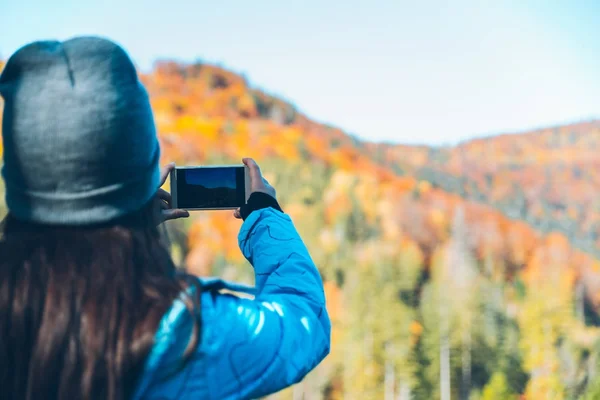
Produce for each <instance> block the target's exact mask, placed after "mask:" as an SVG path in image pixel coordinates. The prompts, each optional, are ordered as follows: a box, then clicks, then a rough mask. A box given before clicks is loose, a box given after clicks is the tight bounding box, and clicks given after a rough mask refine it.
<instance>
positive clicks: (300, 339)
mask: <svg viewBox="0 0 600 400" xmlns="http://www.w3.org/2000/svg"><path fill="white" fill-rule="evenodd" d="M0 94H1V95H2V97H3V98H4V101H5V106H4V116H3V129H2V136H3V144H4V166H3V170H2V174H3V177H4V180H5V183H6V202H7V206H8V209H9V215H8V216H7V217H6V220H5V224H4V232H3V239H2V241H1V242H0V398H2V399H11V400H12V399H36V400H38V399H39V400H45V399H68V400H73V399H188V398H189V399H242V398H244V399H245V398H256V397H260V396H264V395H266V394H269V393H272V392H275V391H278V390H280V389H282V388H284V387H286V386H288V385H291V384H293V383H295V382H298V381H299V380H301V379H302V378H303V377H304V376H305V375H306V374H307V373H308V372H309V371H310V370H311V369H312V368H314V367H315V366H316V365H317V364H318V363H319V362H320V361H321V360H322V359H323V358H324V357H325V356H326V355H327V354H328V352H329V337H330V322H329V318H328V315H327V311H326V309H325V299H324V294H323V286H322V282H321V279H320V276H319V273H318V271H317V269H316V268H315V266H314V264H313V262H312V260H311V258H310V256H309V254H308V252H307V250H306V248H305V246H304V244H303V243H302V240H301V239H300V237H299V236H298V234H297V232H296V230H295V229H294V226H293V224H292V222H291V220H290V218H289V217H288V216H287V215H285V214H284V213H283V212H282V211H281V208H280V207H279V205H278V204H277V201H276V199H275V190H274V189H273V188H272V187H270V186H269V185H268V183H266V181H264V179H263V178H262V176H261V172H260V169H259V167H258V166H257V165H256V163H255V162H254V161H253V160H251V159H244V163H245V164H246V165H247V166H248V167H249V169H250V173H251V174H250V177H251V187H252V191H253V193H252V195H251V197H250V200H249V201H248V205H247V206H245V207H244V208H243V209H241V210H237V211H236V212H235V213H234V214H235V216H236V217H237V218H243V219H244V223H243V225H242V228H241V231H240V234H239V244H240V248H241V250H242V252H243V254H244V255H245V257H246V258H247V259H248V261H249V262H250V263H251V264H252V265H253V267H254V269H255V277H256V287H255V289H254V294H255V298H254V299H253V300H250V299H243V298H238V297H235V296H232V295H226V294H221V293H219V289H222V288H228V289H239V288H238V287H237V286H235V285H230V284H227V283H225V282H221V281H219V280H215V281H201V280H199V279H198V278H194V277H190V276H186V275H180V274H178V273H177V272H176V270H175V267H174V265H173V262H172V261H171V258H170V256H169V254H168V251H167V250H166V248H165V247H164V246H163V245H161V241H160V236H159V232H158V229H157V225H158V224H159V223H161V222H163V221H165V220H168V219H174V218H180V217H186V216H188V214H187V212H186V211H184V210H173V209H171V207H170V196H169V195H168V193H166V192H164V191H162V190H159V189H158V188H159V187H160V186H161V185H162V183H163V182H164V180H165V179H166V176H167V175H168V173H169V171H170V170H171V169H172V168H173V166H172V165H170V166H168V167H167V168H165V169H164V170H163V172H162V177H161V173H160V170H159V165H158V161H159V155H160V149H159V145H158V141H157V137H156V132H155V127H154V122H153V118H152V112H151V109H150V105H149V101H148V96H147V94H146V91H145V89H144V88H143V87H142V85H141V83H140V82H139V81H138V78H137V75H136V71H135V68H134V66H133V64H132V62H131V61H130V59H129V57H128V56H127V54H126V53H125V52H124V51H123V50H122V49H121V48H120V47H119V46H117V45H116V44H114V43H112V42H110V41H107V40H105V39H100V38H93V37H82V38H75V39H72V40H69V41H66V42H62V43H61V42H53V41H52V42H50V41H47V42H36V43H32V44H29V45H27V46H25V47H23V48H22V49H20V50H19V51H17V52H16V53H15V54H14V55H13V56H12V57H11V58H10V59H9V61H8V63H7V64H6V66H5V69H4V71H3V73H2V75H1V76H0ZM200 245H201V244H200Z"/></svg>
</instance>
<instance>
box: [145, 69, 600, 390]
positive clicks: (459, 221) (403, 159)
mask: <svg viewBox="0 0 600 400" xmlns="http://www.w3.org/2000/svg"><path fill="white" fill-rule="evenodd" d="M144 82H145V83H146V84H147V86H148V88H149V91H150V93H151V96H152V99H153V105H154V109H155V112H156V119H157V123H158V125H159V130H160V132H161V139H162V141H163V144H164V149H165V161H166V160H171V159H174V160H176V161H177V162H178V163H181V164H194V163H219V162H234V161H237V160H238V159H239V158H240V157H241V156H243V155H249V156H252V157H255V158H256V159H257V160H259V161H260V162H261V165H262V166H263V169H264V170H265V171H268V173H269V176H268V179H269V181H271V182H273V183H274V184H275V185H276V187H277V188H278V193H280V196H281V202H282V204H283V205H284V208H285V210H286V211H287V212H288V213H289V214H291V215H292V217H293V218H294V220H295V221H296V223H297V226H298V229H299V230H300V231H301V233H302V234H303V236H304V237H305V239H306V242H307V245H308V246H309V248H310V249H311V251H312V253H313V256H314V258H315V260H316V261H317V263H318V265H319V266H320V268H321V272H322V275H323V277H324V279H325V281H326V286H327V292H328V299H329V304H330V306H329V307H330V311H331V314H332V318H333V321H334V333H333V340H334V349H333V352H332V355H331V356H330V357H329V358H328V360H327V362H326V363H324V365H323V366H321V367H320V368H319V370H318V371H317V372H315V373H314V374H311V377H310V378H309V379H307V380H306V381H305V382H304V383H303V387H302V389H301V390H304V391H306V392H308V393H316V392H321V393H326V394H327V397H328V398H339V396H340V395H341V393H354V394H356V395H357V396H359V397H360V398H382V397H383V392H384V391H385V390H390V389H389V387H392V388H394V389H393V390H394V391H396V392H398V391H399V392H406V391H409V392H410V393H412V394H413V395H414V396H415V398H436V397H437V396H438V395H439V384H438V382H439V371H440V368H441V365H442V364H448V365H449V371H451V373H449V377H448V379H451V381H452V385H451V386H452V388H453V391H454V392H455V395H457V396H458V395H459V394H460V393H463V395H464V393H472V394H473V395H475V394H476V393H479V394H480V395H481V396H483V398H495V397H485V396H493V393H495V392H494V391H501V392H502V393H513V394H516V393H522V394H525V395H526V398H528V399H537V398H545V397H546V396H549V395H550V393H562V394H564V396H571V397H573V396H575V398H577V397H578V396H580V395H582V394H583V393H592V392H593V391H594V390H597V386H594V385H592V383H591V382H592V381H593V377H592V376H591V375H589V372H585V371H590V370H589V368H592V366H593V365H595V363H596V361H595V360H596V358H595V356H591V354H595V353H594V351H595V350H594V349H595V345H596V343H597V340H598V331H597V328H595V327H594V325H596V324H597V323H598V317H597V313H596V311H595V310H596V309H597V308H598V306H599V305H600V298H598V296H596V293H598V291H597V288H598V287H599V286H598V273H599V271H600V264H599V263H598V261H596V260H595V259H593V258H592V257H591V256H589V255H587V254H586V253H584V252H582V251H579V250H576V249H575V248H574V246H572V244H571V243H570V242H569V240H568V239H569V238H571V239H573V238H574V237H572V236H571V237H570V235H569V236H567V235H564V234H561V233H560V232H553V233H551V234H548V235H546V234H545V233H544V231H550V229H538V230H536V229H534V228H533V227H532V226H530V225H529V224H528V223H527V222H526V221H527V220H528V217H527V215H516V214H514V213H511V212H510V208H506V209H503V208H502V204H503V203H502V201H500V199H504V201H506V202H508V203H511V202H513V201H514V200H513V199H512V197H511V193H517V192H514V191H513V192H510V191H507V189H506V186H507V184H505V183H504V182H505V180H508V181H509V182H523V187H525V188H526V190H527V191H528V192H527V193H528V195H529V196H530V197H529V198H530V199H531V201H534V200H537V198H538V197H541V196H540V193H539V192H535V193H534V194H529V190H531V189H532V185H531V181H532V180H533V181H535V180H536V179H537V177H538V175H539V174H540V173H542V172H543V173H544V174H547V173H552V172H553V171H554V169H552V168H558V167H555V164H551V163H550V162H551V161H552V160H553V159H552V157H551V155H552V154H554V155H555V157H556V158H558V159H560V157H562V156H561V155H560V154H562V152H560V153H559V151H558V150H556V151H554V153H553V150H551V149H550V148H549V149H548V151H545V150H543V148H542V149H541V150H538V152H537V153H534V154H543V156H536V157H538V158H536V157H533V158H528V155H527V154H526V153H527V151H528V150H530V149H535V148H537V144H536V143H542V142H543V139H540V137H543V135H541V134H536V133H533V134H528V135H524V137H526V138H530V137H531V138H532V139H531V140H529V139H527V140H525V141H524V142H523V143H522V141H521V140H519V138H520V136H506V137H501V138H490V139H486V140H484V142H486V141H487V142H486V143H492V144H490V145H488V150H487V151H489V152H493V151H495V152H496V153H495V154H496V156H495V158H492V161H494V160H495V163H494V164H490V163H489V161H490V157H491V155H490V154H488V153H483V154H480V153H482V151H481V150H478V147H477V146H479V148H480V147H481V145H480V144H478V143H480V142H478V141H473V142H469V143H465V144H463V145H461V146H458V147H456V148H451V149H429V148H413V147H409V146H376V145H372V144H369V143H363V142H361V141H359V140H357V139H356V138H352V137H350V136H348V135H346V134H344V133H343V132H341V131H340V130H338V129H335V128H331V127H327V126H323V125H320V124H318V123H315V122H313V121H311V120H310V119H309V118H307V117H306V116H305V115H303V114H302V113H300V112H299V111H298V110H297V109H296V108H295V107H293V106H292V105H290V104H288V103H286V102H283V101H281V100H280V99H277V98H274V97H272V96H270V95H268V94H267V93H264V92H263V91H261V90H258V89H254V88H252V87H249V85H248V83H247V82H246V81H245V80H244V79H243V78H242V77H240V76H238V75H236V74H234V73H232V72H230V71H226V70H223V69H221V68H218V67H215V66H211V65H202V64H195V65H179V64H175V63H170V62H162V63H158V64H157V65H156V67H155V69H154V71H153V72H152V73H151V74H150V75H148V76H145V77H144ZM592 126H594V125H593V124H592ZM594 129H595V128H594ZM584 136H585V135H583V134H582V137H584ZM513 140H515V141H514V142H513ZM494 141H498V143H499V144H500V143H503V145H502V146H500V145H498V146H499V147H496V145H495V143H496V142H494ZM530 142H531V143H530ZM577 143H579V142H577ZM582 143H584V142H582ZM526 144H527V146H529V147H527V146H526ZM511 146H513V147H514V148H515V149H516V150H514V155H513V150H512V149H513V147H511ZM578 146H579V144H578ZM583 147H584V148H585V147H586V146H583ZM465 153H467V154H468V155H467V156H465V155H464V154H465ZM572 154H579V153H576V151H575V150H573V153H572ZM581 154H582V155H581V156H579V155H578V156H577V157H574V158H575V161H577V162H583V159H584V158H585V157H586V156H587V157H588V159H587V160H588V161H589V162H594V159H593V157H589V155H590V153H589V152H588V153H585V154H584V153H583V152H581ZM460 155H463V156H462V157H463V158H460V157H461V156H460ZM464 157H466V160H467V161H466V162H463V161H462V160H463V159H464ZM456 159H458V160H460V162H458V161H456ZM537 160H539V161H540V162H539V163H537ZM586 162H587V161H586ZM515 163H519V165H520V166H522V167H520V168H521V170H520V171H522V173H519V172H517V171H519V170H517V169H516V168H515V167H514V164H515ZM474 165H477V166H478V167H477V168H475V167H474ZM548 165H550V167H549V166H548ZM557 165H560V163H557ZM577 165H579V164H577ZM427 168H429V169H430V170H431V171H433V173H431V172H428V171H427ZM525 168H529V169H527V170H525ZM549 168H550V169H549ZM580 168H589V165H588V164H585V165H583V164H582V166H581V167H580ZM467 170H469V174H464V175H466V176H467V177H468V178H469V179H473V180H475V181H477V179H478V178H479V180H481V176H483V177H484V179H483V183H485V185H483V184H480V185H479V187H480V188H481V191H482V192H483V193H485V196H481V195H480V196H479V197H477V196H474V195H471V192H472V193H476V192H475V190H471V189H470V186H468V185H467V187H468V188H469V190H463V189H461V186H460V185H456V188H453V187H448V185H447V182H446V180H448V181H450V182H452V181H451V180H450V178H453V179H454V181H456V180H457V179H460V178H459V177H460V176H461V174H463V173H464V172H465V171H467ZM481 171H484V172H481ZM508 171H514V172H513V175H510V174H509V172H508ZM529 171H533V172H529ZM539 171H542V172H539ZM592 172H593V171H589V170H587V169H585V170H584V171H583V173H582V174H581V176H582V177H585V179H588V177H589V176H590V175H589V174H590V173H592ZM442 173H443V174H444V175H441V174H442ZM436 174H437V175H436ZM440 176H441V178H440ZM514 176H517V177H518V178H514ZM543 176H544V177H547V175H543ZM592 176H593V175H592ZM561 179H562V180H561V181H560V182H557V183H556V186H554V187H553V188H554V189H555V188H556V187H559V188H560V190H561V192H572V191H574V192H577V191H578V190H581V189H580V187H581V185H582V184H581V183H580V181H579V180H570V179H568V177H567V176H565V177H563V178H561ZM581 180H584V178H582V179H581ZM477 182H479V181H477ZM544 182H545V184H546V186H547V184H548V182H552V180H551V179H547V178H546V180H545V181H544ZM585 182H588V183H589V184H591V185H593V181H588V180H585ZM561 184H564V186H559V185H561ZM571 184H573V186H572V188H573V189H572V190H571V186H569V185H571ZM444 185H445V186H444ZM513 186H514V185H513ZM513 186H510V187H511V188H512V187H513ZM546 186H543V185H542V187H544V188H546ZM486 189H487V190H486ZM543 193H544V194H551V193H553V192H552V191H551V190H550V189H547V190H545V191H544V192H543ZM574 194H577V193H574ZM577 196H578V197H575V198H576V199H577V201H581V205H582V207H585V206H587V205H590V204H592V207H593V203H590V202H589V201H587V202H586V200H585V199H588V197H585V196H584V195H581V193H578V194H577ZM557 198H558V201H560V199H561V198H560V197H557V196H555V197H554V202H552V200H548V204H553V205H554V204H555V203H556V199H557ZM548 199H550V197H548ZM539 200H540V201H541V203H540V204H542V205H543V204H545V203H544V201H545V200H544V198H540V199H539ZM569 201H571V200H569ZM511 204H512V203H511ZM557 207H560V206H557ZM531 210H533V211H531V212H532V213H533V212H534V211H535V210H536V208H535V207H533V206H531ZM590 210H591V211H590ZM502 211H508V212H506V214H508V215H506V214H504V213H503V212H502ZM586 212H587V213H589V212H595V211H593V208H591V209H589V210H588V209H584V210H582V213H584V215H589V214H585V213H586ZM533 215H535V214H533ZM515 216H516V217H523V220H519V219H514V218H511V217H515ZM543 217H544V218H547V220H548V221H552V219H551V216H550V215H543ZM585 218H587V217H585ZM533 222H535V221H533ZM536 228H540V226H536ZM542 228H543V227H542ZM182 229H183V230H182V232H183V231H186V230H187V229H188V228H187V227H185V228H182ZM236 231H237V226H236V225H235V224H234V223H233V222H232V221H231V220H230V216H229V215H228V214H203V215H199V216H197V220H196V222H192V223H191V226H190V227H189V231H188V232H189V233H188V235H187V236H186V235H185V234H183V233H181V232H179V233H176V232H172V233H173V234H174V235H175V236H178V237H180V238H181V239H182V241H180V246H176V249H177V250H176V253H177V254H180V258H181V260H182V262H183V263H184V264H186V266H187V267H188V268H189V269H190V270H192V271H194V272H197V273H200V274H220V275H225V276H226V277H229V278H235V279H244V278H247V270H244V269H240V268H239V267H237V266H238V265H241V264H243V260H240V258H239V253H238V252H237V249H236V248H235V240H234V238H235V233H236ZM583 232H587V231H585V230H584V231H583ZM244 271H246V272H244ZM444 321H445V322H444ZM440 322H444V323H445V326H447V330H446V331H440V330H439V327H440ZM468 327H470V328H468ZM475 327H477V328H475ZM444 332H445V333H444ZM440 334H441V336H440ZM465 335H467V336H465ZM465 337H467V338H470V339H468V342H465V340H467V339H465ZM545 338H546V339H545ZM445 341H449V346H450V349H451V353H452V354H456V355H457V357H454V356H452V358H450V359H449V358H448V354H449V353H448V354H446V353H443V352H440V350H439V349H440V343H444V342H445ZM565 346H566V347H565ZM540 351H542V352H543V354H545V356H544V357H541V358H540V357H539V354H540ZM349 354H352V356H349ZM460 354H462V355H463V356H461V357H458V355H460ZM582 354H587V355H586V356H582ZM467 355H468V356H467ZM349 357H350V358H349ZM465 371H467V372H465ZM543 371H548V372H547V373H542V372H543ZM551 371H555V372H551ZM559 371H562V372H559ZM465 374H466V375H465ZM565 374H566V375H565ZM390 380H391V381H390ZM390 382H392V383H390ZM390 385H391V386H390ZM490 393H492V394H490ZM593 393H597V392H593ZM504 398H506V397H504ZM557 398H562V397H557Z"/></svg>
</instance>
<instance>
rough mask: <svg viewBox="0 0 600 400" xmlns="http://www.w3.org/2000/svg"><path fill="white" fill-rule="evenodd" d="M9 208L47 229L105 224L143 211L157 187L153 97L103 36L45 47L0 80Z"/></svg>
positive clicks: (36, 47) (22, 55)
mask: <svg viewBox="0 0 600 400" xmlns="http://www.w3.org/2000/svg"><path fill="white" fill-rule="evenodd" d="M0 95H1V96H2V97H3V99H4V114H3V121H2V139H3V144H4V156H3V157H4V165H3V167H2V176H3V178H4V180H5V184H6V203H7V206H8V208H9V211H10V212H11V213H12V214H13V215H14V216H15V217H17V218H19V219H22V220H26V221H33V222H39V223H46V224H63V225H86V224H95V223H101V222H107V221H110V220H112V219H115V218H117V217H120V216H123V215H125V214H128V213H130V212H132V211H135V210H138V209H139V208H141V207H142V206H143V205H144V204H146V203H147V202H148V201H149V200H150V199H151V198H152V197H153V196H154V194H155V192H156V190H157V188H158V184H159V175H160V171H159V158H160V148H159V143H158V140H157V136H156V129H155V126H154V119H153V115H152V110H151V108H150V102H149V99H148V94H147V92H146V90H145V89H144V87H143V85H142V84H141V83H140V81H139V80H138V77H137V74H136V70H135V67H134V65H133V63H132V61H131V59H130V58H129V56H128V55H127V53H126V52H125V51H124V50H123V49H122V48H121V47H120V46H118V45H117V44H115V43H113V42H111V41H109V40H106V39H103V38H98V37H78V38H74V39H71V40H67V41H64V42H59V41H39V42H34V43H31V44H28V45H26V46H24V47H22V48H21V49H19V50H17V51H16V52H15V54H13V55H12V56H11V57H10V58H9V60H8V62H7V64H6V66H5V68H4V71H3V72H2V75H0Z"/></svg>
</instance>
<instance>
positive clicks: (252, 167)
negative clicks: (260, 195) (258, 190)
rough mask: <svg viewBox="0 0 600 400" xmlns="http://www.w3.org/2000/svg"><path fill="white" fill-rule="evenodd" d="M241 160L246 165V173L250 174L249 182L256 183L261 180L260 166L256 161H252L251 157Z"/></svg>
mask: <svg viewBox="0 0 600 400" xmlns="http://www.w3.org/2000/svg"><path fill="white" fill-rule="evenodd" d="M242 162H243V163H244V165H245V166H247V167H248V173H249V174H250V181H251V182H253V183H254V184H256V183H258V182H260V181H262V179H263V177H262V174H261V172H260V168H259V166H258V164H257V163H256V161H254V160H253V159H252V158H243V159H242Z"/></svg>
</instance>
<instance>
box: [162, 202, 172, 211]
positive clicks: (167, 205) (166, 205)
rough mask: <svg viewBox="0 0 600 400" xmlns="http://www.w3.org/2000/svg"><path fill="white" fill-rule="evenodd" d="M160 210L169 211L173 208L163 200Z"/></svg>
mask: <svg viewBox="0 0 600 400" xmlns="http://www.w3.org/2000/svg"><path fill="white" fill-rule="evenodd" d="M160 208H161V209H162V210H168V209H170V208H171V206H170V205H169V204H168V203H167V202H166V201H164V200H161V202H160Z"/></svg>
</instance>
